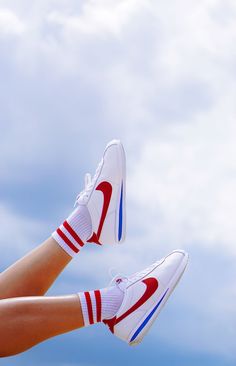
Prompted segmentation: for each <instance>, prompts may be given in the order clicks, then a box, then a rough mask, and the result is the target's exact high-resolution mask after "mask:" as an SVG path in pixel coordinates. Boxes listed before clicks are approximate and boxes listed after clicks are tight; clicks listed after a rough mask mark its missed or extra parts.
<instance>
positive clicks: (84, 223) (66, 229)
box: [52, 206, 92, 257]
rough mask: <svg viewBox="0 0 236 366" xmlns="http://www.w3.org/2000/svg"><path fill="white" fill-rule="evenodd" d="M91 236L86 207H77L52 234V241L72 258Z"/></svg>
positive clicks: (90, 224)
mask: <svg viewBox="0 0 236 366" xmlns="http://www.w3.org/2000/svg"><path fill="white" fill-rule="evenodd" d="M91 234H92V223H91V218H90V214H89V212H88V209H87V207H86V206H78V207H76V209H75V210H74V211H73V212H72V214H71V215H70V216H69V217H68V218H67V219H66V220H65V221H64V222H63V224H61V226H60V227H59V228H58V229H57V230H56V231H54V232H53V233H52V237H53V239H55V240H56V242H57V243H58V244H59V245H60V246H61V247H62V248H63V249H64V250H65V251H66V252H67V254H69V255H70V256H71V257H74V255H75V254H76V253H78V252H79V251H80V249H81V248H82V247H83V245H84V243H85V242H86V240H87V239H88V238H89V237H90V236H91Z"/></svg>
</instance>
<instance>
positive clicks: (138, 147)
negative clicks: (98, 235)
mask: <svg viewBox="0 0 236 366" xmlns="http://www.w3.org/2000/svg"><path fill="white" fill-rule="evenodd" d="M2 4H3V5H2V6H4V7H3V8H1V9H0V42H2V41H3V43H0V46H2V47H3V48H1V49H0V50H1V51H2V58H1V60H0V62H3V69H4V70H6V72H5V74H4V77H5V78H6V80H5V79H4V80H5V84H4V90H3V91H2V92H1V97H2V99H3V100H4V101H5V102H4V103H3V111H2V114H3V119H2V121H3V120H6V121H7V122H6V123H3V122H1V125H2V126H1V127H2V133H1V136H0V141H1V144H0V152H1V154H0V166H1V174H2V175H1V179H2V180H4V179H5V183H7V182H8V181H9V182H10V183H11V185H12V184H13V183H12V182H14V181H15V184H16V185H17V183H18V182H19V181H18V180H17V176H18V177H19V176H20V177H21V180H23V179H25V180H24V182H27V178H28V181H31V179H32V184H33V183H35V181H34V179H33V178H34V167H36V169H37V175H36V176H37V177H40V175H42V176H43V174H45V169H47V171H50V167H51V166H54V165H56V166H58V168H59V167H60V168H61V166H66V174H68V175H70V174H75V173H74V157H77V156H78V155H81V154H80V152H81V151H83V152H85V151H86V152H87V153H86V154H88V156H87V158H88V160H93V162H94V163H96V160H97V153H98V150H97V146H98V144H99V143H98V140H100V139H101V140H102V141H103V139H104V138H105V137H104V136H110V135H111V137H116V136H113V134H114V133H117V132H119V133H120V137H121V138H122V139H123V140H124V142H125V146H126V150H127V153H128V161H127V163H128V214H129V215H128V235H127V240H128V242H129V245H127V246H126V245H124V246H122V247H120V248H117V250H116V252H115V253H116V255H115V256H114V254H113V253H114V252H113V248H111V249H110V250H107V251H105V250H104V251H101V254H100V252H99V253H97V251H96V250H95V252H94V254H91V252H90V251H88V253H87V254H86V253H84V254H82V255H84V262H83V264H82V265H81V266H79V267H78V264H77V262H76V261H75V264H74V265H72V267H71V269H70V270H69V271H70V275H71V276H75V277H76V276H77V271H78V268H80V271H81V273H82V276H84V277H87V276H88V277H89V279H91V278H90V270H89V267H88V266H87V265H86V263H87V262H88V261H89V260H90V262H91V265H94V266H97V268H99V275H100V277H99V278H98V279H97V280H98V281H100V279H101V280H105V277H106V270H105V268H106V267H107V266H106V263H107V262H109V263H111V267H118V269H120V270H122V271H124V272H128V273H129V272H131V271H132V270H136V269H139V268H140V267H141V266H142V265H143V264H144V262H145V265H147V264H148V263H149V261H152V260H153V259H154V260H155V259H158V256H159V255H162V254H163V255H164V254H165V253H166V252H167V251H168V250H172V249H175V248H176V247H184V248H185V249H186V250H189V251H190V253H191V254H192V257H193V258H192V262H190V270H189V274H186V282H185V283H186V284H187V285H186V287H187V290H188V291H184V286H183V287H182V290H180V292H179V294H181V295H182V297H181V296H180V295H176V299H177V300H176V307H177V309H178V311H179V310H180V309H181V307H182V306H183V307H184V309H185V311H186V319H187V320H186V321H185V323H184V326H185V327H186V329H187V331H188V332H189V337H188V345H189V347H190V348H191V347H192V348H193V349H195V350H198V351H200V350H203V349H204V350H205V351H206V352H208V351H209V352H212V353H215V354H217V353H219V354H225V355H230V356H233V357H235V351H234V349H233V344H232V339H233V335H234V334H235V332H234V330H233V327H232V324H235V323H234V322H235V320H234V319H235V310H234V305H231V304H235V290H234V289H235V286H234V283H233V281H232V279H231V278H235V269H234V268H235V266H234V264H233V263H232V262H233V260H232V259H231V258H232V257H233V258H234V259H235V256H236V249H235V248H236V245H235V238H236V229H235V217H236V195H235V185H236V160H235V156H236V147H235V141H234V140H235V138H234V137H235V136H236V127H235V126H236V125H235V118H236V110H235V99H236V92H235V79H236V76H235V51H234V50H235V38H236V25H235V14H236V4H235V1H233V0H227V1H223V0H218V1H217V0H207V1H205V0H204V1H203V0H201V1H194V2H189V1H187V0H181V1H171V2H161V1H151V0H147V1H142V0H140V1H134V0H126V1H119V2H117V1H105V0H103V1H94V0H89V1H84V2H80V3H79V4H78V1H72V0H71V1H68V0H67V1H63V0H60V1H49V0H44V1H40V2H36V3H34V4H31V5H29V2H28V1H26V0H25V1H23V0H22V1H18V0H17V1H13V0H6V1H2ZM26 13H27V15H26ZM13 36H14V37H13ZM16 36H17V37H16ZM3 38H4V39H3ZM6 39H7V40H9V47H8V46H7V47H6V42H5V40H6ZM7 45H8V43H7ZM2 60H3V61H2ZM12 75H13V77H12ZM9 83H10V85H9ZM0 91H1V90H0ZM63 91H65V92H64V93H63ZM4 98H5V99H4ZM9 100H10V102H9V105H8V101H9ZM81 100H82V102H81ZM13 107H14V108H13ZM85 110H86V113H87V114H86V113H85V112H84V111H85ZM26 111H27V112H26ZM88 111H89V113H88ZM61 115H62V116H64V117H65V121H63V119H61ZM81 116H82V117H81ZM78 120H79V122H78ZM81 120H82V121H81ZM93 131H95V133H94V132H93ZM107 131H109V133H108V134H106V133H107ZM114 131H115V132H114ZM97 135H99V136H100V137H99V139H98V137H97ZM28 136H31V137H30V139H29V138H28ZM80 137H82V138H80ZM118 137H119V136H118ZM78 141H79V143H78ZM99 146H100V145H99ZM88 150H89V152H88ZM86 154H83V155H86ZM82 158H83V156H82ZM82 158H81V157H80V158H78V160H79V159H81V160H82ZM86 161H87V160H86ZM25 166H26V167H27V169H25ZM17 167H18V168H19V169H17ZM29 167H30V169H29ZM58 170H59V169H58ZM63 173H64V171H63ZM22 177H23V178H22ZM55 184H56V185H57V186H59V185H60V176H58V175H57V176H56V178H55ZM62 184H63V183H62ZM6 186H7V185H6ZM42 197H44V195H43V192H41V196H40V193H39V199H40V200H42ZM8 200H10V198H9V197H8ZM8 207H9V206H7V203H6V200H4V205H3V204H2V207H1V217H3V218H4V225H3V226H4V228H5V229H4V230H2V231H1V233H0V236H1V243H7V244H6V245H7V246H8V245H11V243H12V242H11V241H9V240H8V234H7V233H8V230H9V228H10V227H12V226H14V227H16V233H17V238H18V239H17V240H18V244H17V247H18V248H20V245H21V244H20V243H21V242H25V243H27V244H26V247H28V246H30V243H31V242H32V241H33V232H34V231H35V232H38V230H39V231H40V229H42V228H43V227H44V230H45V226H44V225H42V223H41V222H40V220H37V219H36V221H34V220H32V221H31V220H28V218H26V217H21V216H19V211H18V214H16V213H15V212H13V209H11V211H10V210H9V208H8ZM45 209H46V207H45ZM56 213H57V212H56V210H55V215H56ZM49 225H51V223H49ZM30 228H31V229H30ZM28 230H29V231H28ZM30 230H31V231H30ZM26 247H25V250H26V249H27V248H26ZM19 253H20V251H19ZM124 253H125V259H123V258H124ZM134 253H135V255H134ZM203 257H204V258H207V260H209V261H210V264H209V265H208V264H207V263H205V262H204V266H205V267H207V270H204V268H203V270H202V269H201V263H202V258H203ZM211 258H213V259H212V260H211ZM222 258H223V259H222ZM78 260H79V259H78ZM221 260H222V261H223V263H221ZM226 264H227V265H226ZM226 267H227V268H226ZM103 268H104V271H103ZM126 268H129V270H128V271H127V270H126ZM219 268H220V269H219ZM220 271H222V275H221V276H220V277H218V276H219V272H220ZM196 273H197V275H196ZM204 273H206V275H204ZM188 276H189V277H188ZM205 276H206V277H207V280H206V279H205ZM188 278H189V280H188ZM214 278H217V279H218V283H220V286H221V288H223V289H224V290H222V293H223V295H222V296H221V298H220V299H218V288H217V286H216V284H215V282H214ZM70 279H71V278H70ZM190 279H191V280H190ZM91 281H92V279H91ZM226 283H227V285H225V284H226ZM57 288H58V287H57ZM65 288H67V289H68V288H69V287H68V286H67V284H66V287H65ZM181 291H182V292H181ZM201 296H203V297H204V300H205V301H204V306H203V302H200V301H198V300H199V297H201ZM225 304H227V305H225ZM169 309H170V307H169ZM169 314H170V313H169ZM192 314H194V316H192ZM170 316H171V317H172V319H173V321H174V319H176V317H177V311H176V310H174V309H173V313H172V314H170ZM230 319H233V322H232V324H231V323H230ZM180 322H183V317H180V320H179V322H177V323H176V324H177V325H176V328H174V331H173V332H174V334H175V336H173V337H172V338H171V336H170V333H171V332H170V331H169V327H166V332H165V329H162V332H163V338H165V339H167V340H168V342H170V343H171V342H172V341H173V339H175V340H176V338H177V337H178V339H179V340H180V341H181V343H182V345H183V344H185V342H186V335H185V332H184V331H183V332H182V333H181V334H180V330H179V329H180V328H179V326H180ZM187 323H188V324H189V327H188V324H187ZM165 324H166V323H165ZM182 324H183V323H182ZM230 324H231V325H230ZM224 325H226V326H227V329H228V331H227V332H225V331H224ZM217 327H218V328H221V329H222V334H224V336H225V337H224V338H225V339H223V337H220V346H219V345H218V344H219V342H218V343H217V339H216V337H215V333H216V328H217ZM231 327H232V328H231ZM163 328H164V327H163ZM206 328H207V331H206ZM191 329H193V330H194V331H192V332H191ZM203 332H204V334H206V335H207V336H205V337H203V339H204V342H203V341H202V342H200V343H199V344H200V345H199V346H198V347H196V344H197V343H198V339H199V338H201V337H202V333H203ZM180 341H179V344H180ZM180 346H181V345H180Z"/></svg>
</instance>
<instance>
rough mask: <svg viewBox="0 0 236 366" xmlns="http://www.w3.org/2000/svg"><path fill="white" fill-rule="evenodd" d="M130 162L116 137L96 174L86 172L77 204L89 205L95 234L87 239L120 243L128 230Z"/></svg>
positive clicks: (94, 241)
mask: <svg viewBox="0 0 236 366" xmlns="http://www.w3.org/2000/svg"><path fill="white" fill-rule="evenodd" d="M125 194H126V162H125V151H124V148H123V145H122V143H121V142H120V141H119V140H112V141H111V142H110V143H109V144H108V145H107V146H106V149H105V151H104V154H103V157H102V160H101V162H100V163H99V165H98V167H97V170H96V172H95V175H94V177H93V178H91V175H90V174H86V176H85V189H84V190H83V191H82V192H81V193H80V194H79V195H78V197H77V199H76V204H78V205H86V206H87V208H88V211H89V213H90V216H91V221H92V235H91V237H90V238H89V239H88V240H87V242H90V243H96V244H100V245H102V244H117V243H121V242H123V241H124V239H125V232H126V205H125Z"/></svg>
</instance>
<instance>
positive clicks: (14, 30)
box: [0, 8, 26, 37]
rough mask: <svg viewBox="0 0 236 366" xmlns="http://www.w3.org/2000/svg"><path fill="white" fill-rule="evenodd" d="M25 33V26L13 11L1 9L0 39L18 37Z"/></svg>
mask: <svg viewBox="0 0 236 366" xmlns="http://www.w3.org/2000/svg"><path fill="white" fill-rule="evenodd" d="M24 31H26V27H25V24H24V23H23V22H22V21H21V20H20V18H19V17H18V16H17V15H16V14H15V13H14V12H13V11H11V10H9V9H1V8H0V37H4V36H5V37H8V36H17V35H21V34H22V33H23V32H24Z"/></svg>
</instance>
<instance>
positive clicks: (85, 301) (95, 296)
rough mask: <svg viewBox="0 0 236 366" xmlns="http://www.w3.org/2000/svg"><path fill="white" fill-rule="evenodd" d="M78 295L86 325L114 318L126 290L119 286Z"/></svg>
mask: <svg viewBox="0 0 236 366" xmlns="http://www.w3.org/2000/svg"><path fill="white" fill-rule="evenodd" d="M78 295H79V298H80V303H81V309H82V313H83V318H84V326H85V327H86V326H88V325H91V324H95V323H98V322H101V321H103V320H104V319H110V318H113V317H114V316H115V315H116V313H117V311H118V310H119V308H120V306H121V304H122V301H123V298H124V292H123V291H122V290H121V289H120V288H119V287H118V286H112V287H107V288H103V289H101V290H95V291H87V292H80V293H79V294H78Z"/></svg>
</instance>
